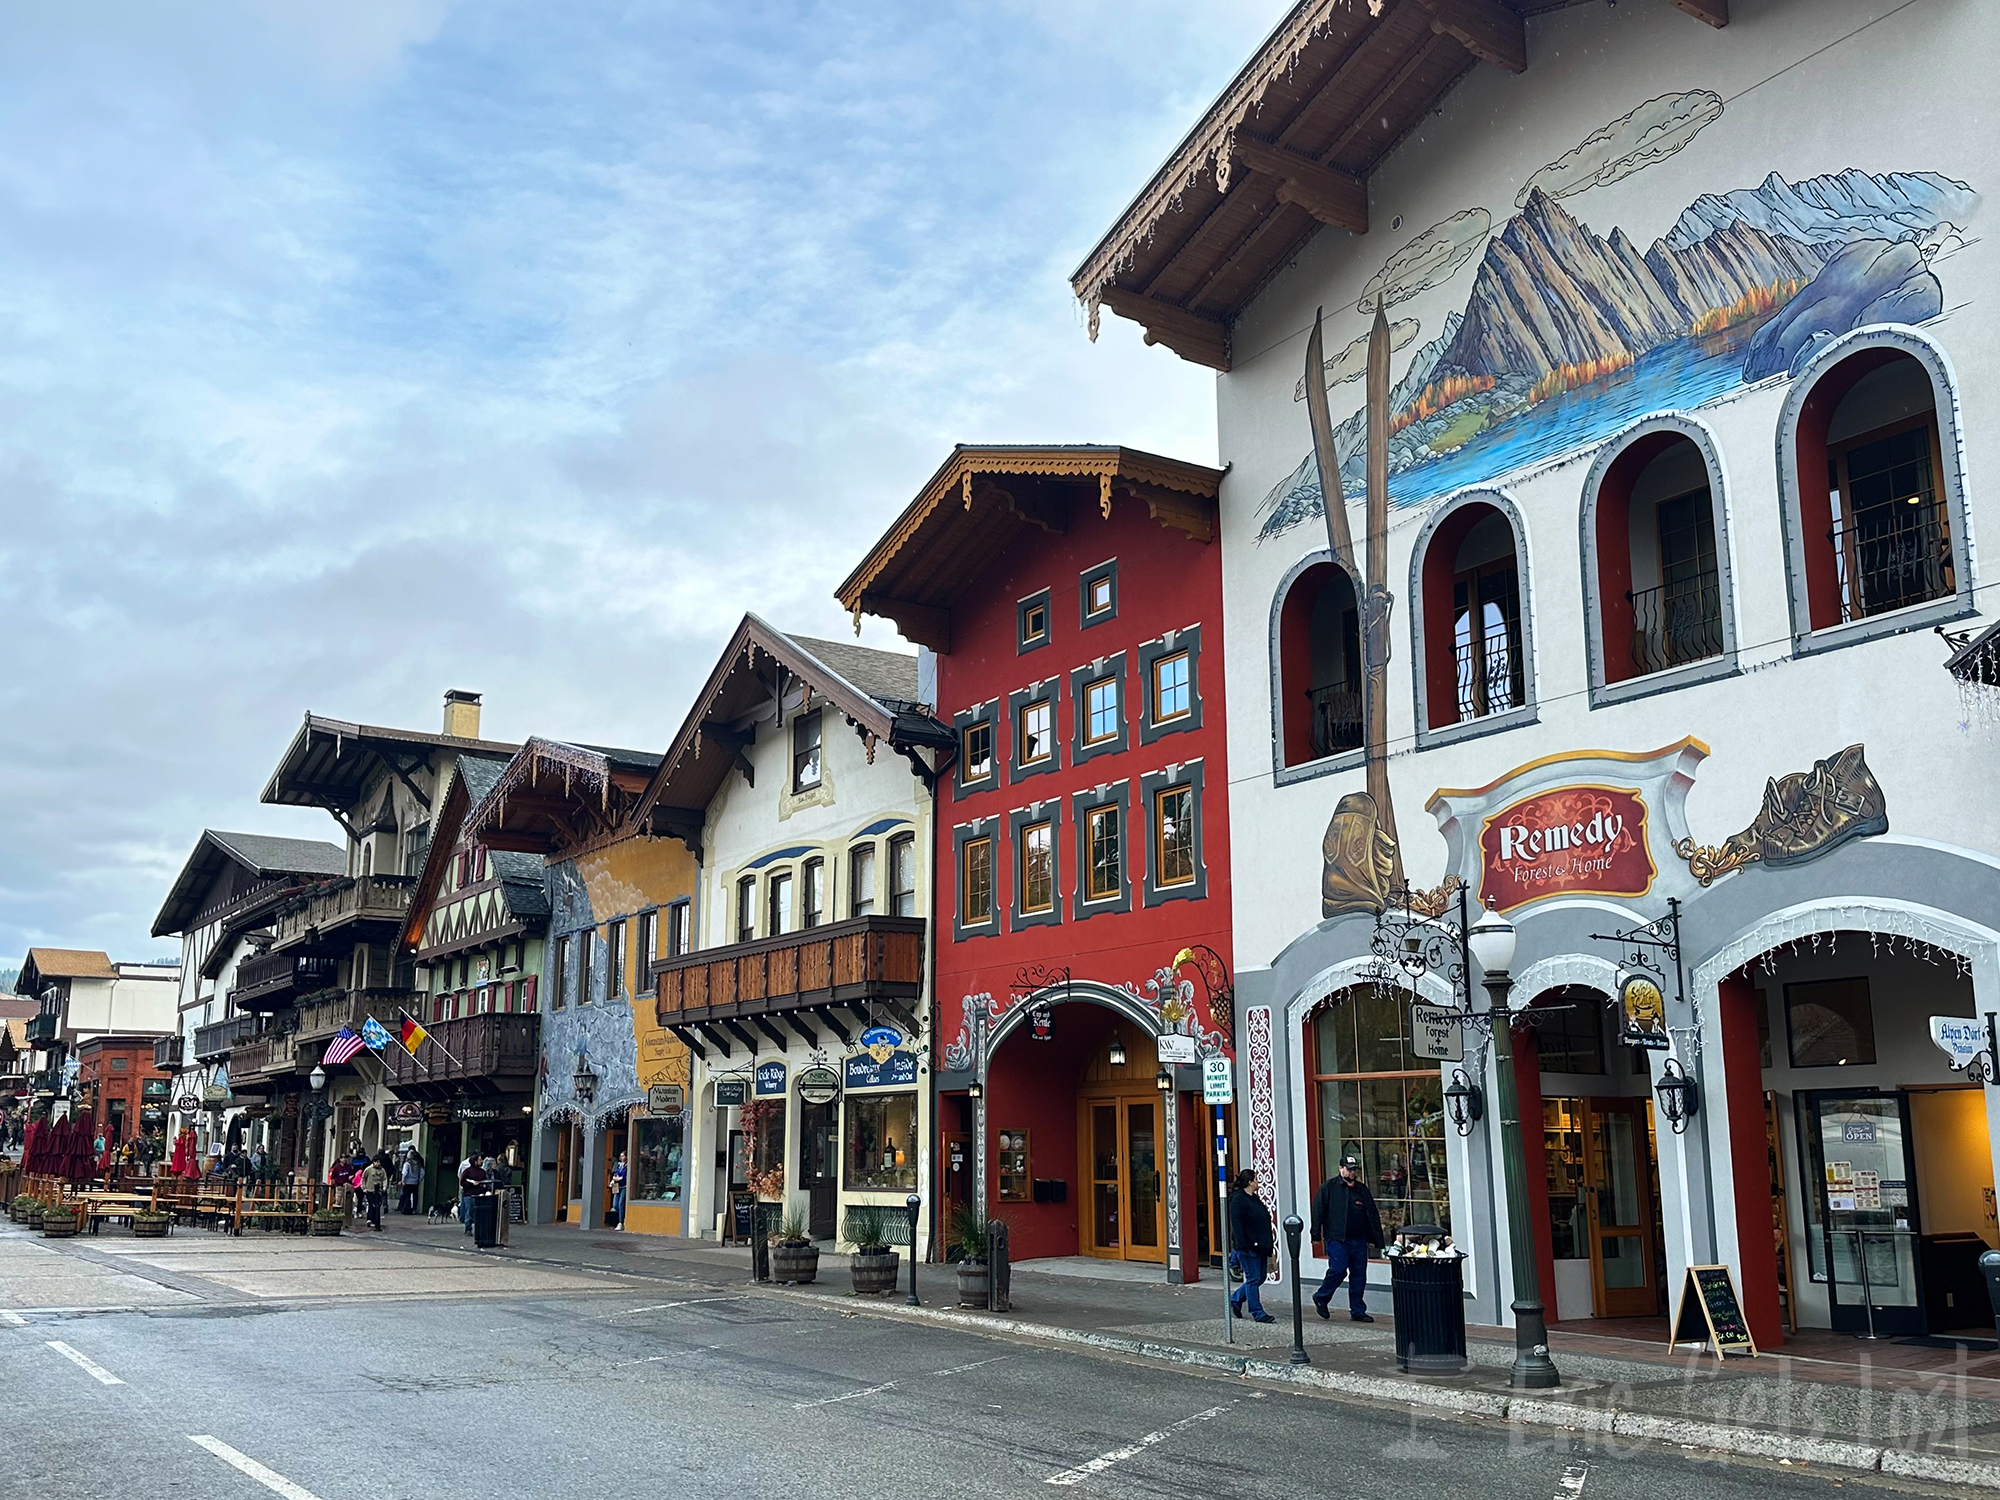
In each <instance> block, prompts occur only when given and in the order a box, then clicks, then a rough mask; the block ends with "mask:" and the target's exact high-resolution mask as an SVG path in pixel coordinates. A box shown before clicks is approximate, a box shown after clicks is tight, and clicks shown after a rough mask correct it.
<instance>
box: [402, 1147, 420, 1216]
mask: <svg viewBox="0 0 2000 1500" xmlns="http://www.w3.org/2000/svg"><path fill="white" fill-rule="evenodd" d="M400 1175H401V1177H402V1185H403V1193H402V1197H401V1198H400V1199H399V1200H398V1202H397V1204H396V1212H398V1213H401V1214H413V1213H415V1212H416V1211H417V1189H418V1187H419V1186H421V1185H422V1183H423V1180H424V1163H423V1158H421V1157H419V1156H418V1155H417V1153H416V1152H414V1151H412V1150H411V1149H410V1148H409V1147H408V1146H405V1147H404V1148H403V1170H402V1172H401V1174H400Z"/></svg>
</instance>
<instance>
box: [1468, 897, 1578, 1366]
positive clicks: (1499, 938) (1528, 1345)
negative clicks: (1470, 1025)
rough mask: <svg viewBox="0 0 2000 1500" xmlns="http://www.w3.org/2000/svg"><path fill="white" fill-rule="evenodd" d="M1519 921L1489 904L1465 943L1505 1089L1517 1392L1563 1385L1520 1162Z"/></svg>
mask: <svg viewBox="0 0 2000 1500" xmlns="http://www.w3.org/2000/svg"><path fill="white" fill-rule="evenodd" d="M1516 937H1517V934H1516V933H1515V931H1514V924H1513V923H1512V922H1510V921H1508V920H1507V919H1506V918H1505V917H1503V916H1501V915H1500V913H1499V912H1497V911H1494V910H1493V909H1491V908H1490V907H1489V908H1488V909H1487V911H1486V912H1485V913H1484V915H1482V916H1481V917H1480V919H1479V920H1478V921H1477V922H1474V923H1473V924H1472V931H1471V932H1469V933H1467V934H1466V945H1467V946H1468V947H1469V948H1471V950H1472V956H1473V958H1474V959H1476V960H1477V961H1478V964H1479V968H1480V979H1481V982H1482V983H1483V984H1485V986H1486V993H1487V995H1488V996H1489V997H1490V998H1491V1002H1492V1008H1491V1010H1490V1011H1489V1012H1488V1015H1489V1018H1490V1020H1491V1021H1492V1024H1493V1071H1494V1076H1495V1079H1496V1082H1497V1086H1498V1088H1499V1090H1500V1159H1501V1161H1502V1162H1504V1163H1505V1165H1506V1172H1507V1230H1508V1238H1509V1240H1511V1241H1512V1248H1513V1260H1514V1304H1513V1306H1514V1370H1513V1374H1512V1377H1511V1384H1512V1385H1513V1386H1514V1388H1515V1389H1516V1390H1526V1391H1545V1390H1549V1389H1551V1388H1553V1387H1555V1386H1558V1385H1561V1384H1562V1375H1561V1374H1560V1373H1559V1372H1558V1371H1557V1369H1556V1367H1555V1362H1554V1361H1553V1360H1551V1359H1550V1358H1549V1330H1548V1324H1547V1322H1546V1321H1545V1318H1544V1314H1543V1309H1542V1292H1541V1285H1540V1277H1539V1275H1538V1273H1537V1271H1536V1267H1535V1231H1534V1226H1533V1225H1532V1224H1530V1223H1529V1222H1528V1184H1527V1179H1526V1175H1525V1173H1524V1172H1523V1170H1522V1166H1521V1150H1522V1147H1521V1105H1520V1099H1519V1097H1518V1094H1519V1091H1518V1090H1517V1089H1516V1088H1515V1086H1514V1021H1513V1012H1512V1010H1511V1009H1510V1008H1509V1006H1508V1004H1507V997H1508V995H1509V994H1510V993H1511V992H1512V991H1513V988H1514V980H1513V977H1512V975H1511V974H1510V973H1509V972H1508V971H1509V970H1510V969H1511V968H1512V967H1513V964H1514V944H1515V939H1516Z"/></svg>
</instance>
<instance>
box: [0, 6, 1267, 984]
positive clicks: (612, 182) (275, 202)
mask: <svg viewBox="0 0 2000 1500" xmlns="http://www.w3.org/2000/svg"><path fill="white" fill-rule="evenodd" d="M1287 8H1288V7H1287V6H1286V5H1285V4H1283V3H1282V0H1145V3H1144V4H1142V5H1136V6H1135V5H1133V4H1132V3H1131V0H986V3H982V4H953V3H942V0H868V3H865V4H863V3H855V4H841V3H822V4H814V3H807V0H794V3H767V0H726V3H708V0H676V3H673V4H669V5H643V4H627V5H619V6H607V5H601V4H592V3H580V4H575V5H564V6H546V5H532V4H513V3H504V0H503V3H487V4H481V5H460V4H453V3H449V0H408V3H403V4H374V3H368V0H356V3H353V4H348V5H342V6H300V5H295V4H292V3H289V0H236V3H222V0H216V3H189V4H185V5H175V6H159V5H156V4H153V3H150V0H129V3H124V4H119V3H112V0H107V3H104V4H97V5H92V6H87V7H85V6H16V7H11V8H9V9H8V11H7V12H6V14H5V16H4V18H0V628H4V639H5V641H6V646H5V648H4V654H0V710H4V711H0V961H13V960H16V959H17V958H18V956H19V955H20V954H21V953H22V952H24V951H25V949H26V948H27V947H28V946H29V945H31V944H52V945H58V946H68V947H80V948H101V949H104V950H106V951H108V952H110V953H111V955H112V956H113V957H114V958H142V957H148V956H153V955H160V954H170V953H173V952H175V951H176V949H177V945H176V944H175V943H174V942H173V941H172V940H169V939H155V938H152V937H150V936H149V933H150V929H151V926H152V922H153V919H154V917H155V915H156V914H157V913H158V911H159V908H160V906H161V903H162V902H163V901H164V899H165V897H166V893H167V890H168V887H169V886H170V884H171V882H172V880H173V878H174V876H175V874H176V873H177V872H178V870H179V869H180V867H181V865H182V864H183V862H184V861H185V860H186V858H187V857H188V854H189V853H190V851H191V850H192V849H193V847H194V843H195V840H196V839H197V838H198V836H199V834H200V832H201V830H202V829H203V828H204V827H213V828H220V829H230V830H244V831H253V832H258V831H261V832H268V833H282V834H291V835H294V836H299V837H311V838H334V837H337V829H336V827H335V824H334V823H333V820H332V819H331V818H329V817H328V816H327V815H326V814H324V813H321V812H317V811H312V810H302V809H285V808H269V807H263V806H261V805H260V804H259V803H258V801H257V797H258V793H259V792H260V791H261V789H262V787H263V785H264V782H265V781H266V779H267V778H268V777H269V775H270V773H271V771H272V770H273V769H274V768H275V766H276V764H277V761H278V757H279V755H280V754H281V753H282V751H283V750H284V748H285V746H286V744H287V743H288V741H289V740H290V738H291V736H292V735H293V734H294V733H295V732H296V730H297V727H298V724H299V720H300V718H301V716H302V715H303V714H305V713H306V712H308V711H311V712H315V713H321V714H328V715H331V716H334V717H337V718H343V719H349V720H354V721H359V722H364V723H375V724H384V725H395V726H401V727H409V728H416V729H435V728H437V727H438V725H439V723H440V720H441V712H442V696H443V692H444V690H445V689H446V688H469V689H472V690H474V691H478V692H481V693H483V694H484V695H485V706H484V722H483V726H482V732H483V733H484V734H485V735H486V736H487V737H489V738H494V739H505V740H519V739H522V738H524V737H526V736H527V735H530V734H541V735H546V736H551V737H554V738H560V739H569V740H581V741H587V742H592V743H598V744H614V745H627V746H633V747H636V748H642V749H654V750H658V749H662V748H664V746H665V743H666V739H667V737H668V736H669V735H670V734H671V733H672V732H673V731H674V730H675V729H676V728H677V727H678V726H679V723H680V720H681V718H682V716H683V714H684V713H685V711H686V707H687V703H688V700H689V698H690V696H691V694H692V692H693V691H694V689H695V688H696V687H697V686H698V684H699V683H700V681H701V679H702V678H703V677H704V676H705V675H706V673H707V671H708V669H709V668H710V666H711V665H712V664H713V661H714V658H715V655H716V653H717V652H718V651H719V650H720V649H721V646H722V644H723V643H724V641H725V640H726V639H727V637H728V635H729V633H730V632H731V631H732V630H733V629H734V627H735V625H736V622H737V621H738V619H740V617H741V616H742V614H743V612H744V611H745V610H751V609H754V610H756V611H757V612H758V613H759V614H761V615H763V616H765V617H766V618H767V619H769V620H771V621H772V622H774V623H776V624H778V625H780V626H781V627H783V628H788V629H792V630H796V631H800V632H803V633H806V634H819V635H835V636H841V635H844V633H845V632H847V631H848V630H849V629H850V628H851V627H850V626H849V622H848V621H847V620H846V618H845V616H844V615H843V614H842V613H841V611H840V609H839V607H838V605H837V604H836V603H835V602H834V599H833V589H834V587H835V585H836V584H837V583H838V582H839V581H840V579H841V578H842V577H844V576H845V575H846V573H847V571H848V570H849V569H850V568H851V567H852V566H853V564H854V563H856V562H857V561H859V559H860V558H861V556H862V555H863V553H864V552H865V551H866V549H867V548H868V546H869V545H870V544H871V543H872V542H873V541H874V540H875V539H876V537H877V536H879V535H880V533H881V531H882V530H883V528H884V527H885V526H886V525H887V523H888V522H889V520H890V519H891V518H892V517H893V516H894V515H895V514H896V513H897V512H898V511H899V510H900V509H901V507H902V506H903V505H904V504H906V503H907V502H908V501H909V499H910V497H911V496H912V495H914V494H915V492H916V490H917V489H918V487H919V486H920V485H921V484H922V483H923V481H924V479H925V478H927V477H928V476H929V474H930V473H931V471H932V470H933V469H935V468H936V467H937V465H938V464H939V463H940V462H942V461H943V459H944V457H945V456H946V454H947V453H948V452H949V449H950V446H951V444H952V443H954V442H1106V443H1125V444H1129V445H1132V446H1136V447H1141V448H1147V449H1151V450H1154V451H1157V452H1161V453H1167V454H1171V455H1174V456H1177V457H1183V458H1190V459H1195V460H1202V461H1210V462H1212V461H1213V460H1214V457H1215V414H1214V377H1213V375H1212V374H1211V373H1210V372H1208V371H1206V370H1203V369H1199V368H1197V367H1194V366H1191V365H1187V364H1185V363H1183V362H1181V361H1179V360H1177V359H1175V358H1174V357H1173V356H1172V355H1170V354H1168V353H1167V352H1166V351H1164V350H1161V349H1149V348H1147V347H1145V346H1144V345H1143V343H1142V342H1141V341H1140V338H1139V335H1138V330H1137V329H1136V328H1135V327H1134V325H1132V324H1130V323H1126V322H1124V321H1122V320H1120V319H1117V318H1113V317H1111V316H1109V315H1107V316H1106V317H1105V319H1104V322H1103V331H1102V333H1101V335H1100V337H1099V339H1098V341H1097V342H1096V343H1095V344H1092V343H1091V342H1089V340H1088V339H1087V336H1086V333H1085V329H1084V320H1083V315H1082V312H1081V309H1080V308H1079V307H1078V305H1077V304H1076V302H1075V301H1074V299H1073V298H1072V297H1071V295H1070V292H1069V288H1068V284H1067V279H1066V278H1067V275H1068V273H1069V272H1070V271H1071V270H1072V269H1073V268H1074V267H1075V266H1076V264H1077V263H1078V262H1079V261H1080V260H1081V259H1082V258H1083V256H1084V255H1085V254H1086V253H1087V252H1088V251H1089V249H1090V248H1091V247H1092V245H1093V244H1094V243H1095V242H1096V240H1097V239H1098V238H1099V236H1100V235H1101V234H1102V233H1103V232H1104V231H1105V230H1107V229H1108V228H1109V227H1110V225H1111V224H1112V222H1113V221H1114V220H1115V218H1116V216H1117V215H1118V213H1119V212H1120V210H1121V209H1122V208H1123V207H1124V206H1125V204H1126V203H1127V202H1128V201H1129V200H1130V199H1131V197H1132V196H1133V195H1134V194H1135V193H1136V192H1137V191H1138V190H1139V188H1140V187H1141V186H1142V185H1143V184H1144V183H1145V181H1146V180H1147V178H1148V177H1149V176H1150V175H1151V173H1152V172H1153V170H1154V169H1155V168H1156V167H1157V166H1158V165H1159V163H1160V162H1161V161H1162V160H1163V159H1164V158H1165V157H1166V155H1167V154H1168V152H1169V151H1170V150H1171V149H1172V147H1173V146H1174V144H1175V143H1176V142H1177V141H1178V140H1179V138H1180V136H1181V135H1182V134H1183V133H1184V132H1185V131H1186V130H1187V129H1188V128H1189V127H1190V126H1191V125H1192V124H1193V122H1194V121H1195V119H1196V118H1197V117H1198V115H1199V114H1200V112H1201V110H1202V109H1203V108H1205V107H1206V105H1207V104H1208V103H1209V101H1210V100H1211V99H1212V98H1213V97H1214V96H1215V95H1216V94H1217V93H1218V92H1219V91H1220V89H1221V88H1222V87H1223V85H1224V84H1226V83H1227V81H1228V79H1229V78H1230V76H1231V75H1232V74H1233V73H1234V72H1235V71H1236V69H1237V68H1238V67H1239V66H1240V65H1241V63H1242V62H1243V60H1244V59H1245V58H1247V57H1248V56H1249V55H1250V53H1251V52H1252V51H1253V50H1254V49H1255V47H1256V45H1257V44H1258V42H1259V41H1260V40H1261V39H1262V38H1263V36H1264V35H1265V34H1266V33H1267V32H1268V31H1269V29H1270V28H1271V26H1273V25H1274V24H1275V23H1276V21H1277V20H1278V19H1279V17H1280V16H1281V15H1282V14H1283V13H1284V11H1285V10H1286V9H1287ZM863 639H864V640H865V641H867V642H869V643H871V644H875V645H884V646H896V645H900V644H901V643H900V642H899V641H898V640H897V638H896V637H895V636H894V634H893V632H892V631H891V630H889V629H888V628H887V627H886V626H884V625H881V624H878V623H873V622H871V623H869V624H868V625H867V626H866V627H865V628H864V633H863Z"/></svg>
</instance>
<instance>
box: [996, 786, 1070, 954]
mask: <svg viewBox="0 0 2000 1500" xmlns="http://www.w3.org/2000/svg"><path fill="white" fill-rule="evenodd" d="M1061 812H1062V803H1061V802H1060V801H1059V800H1057V799H1055V798H1051V799H1050V800H1048V801H1047V802H1036V803H1034V804H1032V805H1030V806H1028V807H1017V808H1015V809H1014V810H1013V811H1012V812H1010V813H1008V814H1007V843H1008V846H1009V849H1010V851H1011V853H1012V855H1013V865H1014V878H1013V880H1012V881H1011V882H1010V889H1009V898H1008V910H1009V912H1010V913H1011V915H1012V926H1013V930H1014V931H1016V932H1019V931H1020V930H1021V929H1022V928H1024V927H1053V926H1055V925H1057V924H1059V923H1060V922H1061V921H1062V872H1061V865H1060V862H1059V861H1058V859H1057V857H1056V848H1057V840H1056V824H1057V822H1058V819H1059V816H1060V814H1061Z"/></svg>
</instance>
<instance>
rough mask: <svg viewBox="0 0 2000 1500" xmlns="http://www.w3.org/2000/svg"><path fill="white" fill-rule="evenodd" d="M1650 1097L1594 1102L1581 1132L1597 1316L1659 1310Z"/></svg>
mask: <svg viewBox="0 0 2000 1500" xmlns="http://www.w3.org/2000/svg"><path fill="white" fill-rule="evenodd" d="M1646 1102H1647V1101H1646V1100H1644V1099H1592V1100H1591V1101H1590V1112H1589V1125H1588V1128H1587V1129H1586V1130H1585V1132H1584V1174H1585V1177H1586V1181H1587V1191H1586V1193H1585V1194H1584V1198H1585V1207H1586V1210H1587V1212H1588V1215H1589V1223H1590V1279H1591V1297H1592V1301H1593V1304H1594V1306H1595V1309H1596V1313H1597V1316H1598V1317H1600V1318H1650V1317H1652V1316H1653V1315H1654V1314H1655V1313H1657V1312H1658V1311H1659V1303H1660V1294H1659V1288H1658V1286H1657V1285H1656V1284H1655V1280H1654V1276H1653V1256H1652V1248H1653V1184H1652V1176H1653V1172H1652V1166H1653V1163H1652V1153H1651V1150H1650V1147H1649V1142H1648V1139H1647V1134H1646Z"/></svg>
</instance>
